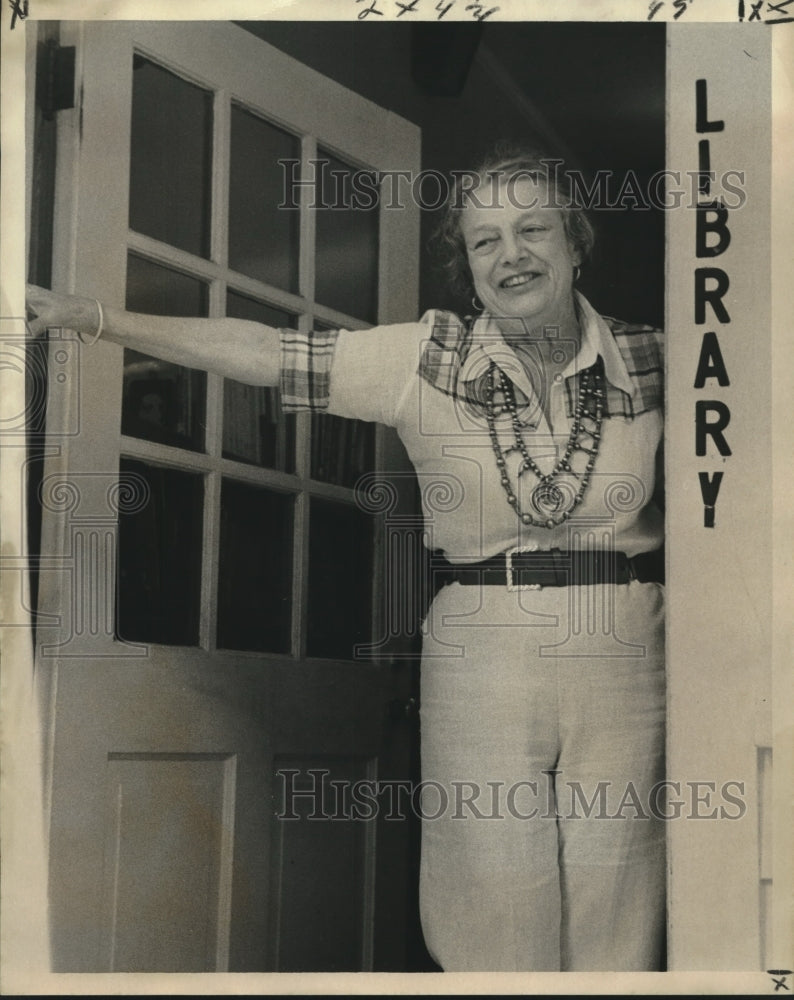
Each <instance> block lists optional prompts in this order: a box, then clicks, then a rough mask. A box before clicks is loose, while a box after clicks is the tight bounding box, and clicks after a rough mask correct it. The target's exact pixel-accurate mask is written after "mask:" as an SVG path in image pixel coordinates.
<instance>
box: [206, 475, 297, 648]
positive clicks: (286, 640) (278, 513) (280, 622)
mask: <svg viewBox="0 0 794 1000" xmlns="http://www.w3.org/2000/svg"><path fill="white" fill-rule="evenodd" d="M293 508H294V497H293V496H291V495H289V494H285V493H274V492H272V491H270V490H263V489H259V488H258V487H255V486H246V485H243V484H242V483H236V482H233V481H232V480H230V479H224V481H223V486H222V489H221V537H220V560H219V567H218V574H219V575H218V647H219V648H220V649H250V650H257V651H259V652H270V653H288V652H289V650H290V637H291V626H292V525H293Z"/></svg>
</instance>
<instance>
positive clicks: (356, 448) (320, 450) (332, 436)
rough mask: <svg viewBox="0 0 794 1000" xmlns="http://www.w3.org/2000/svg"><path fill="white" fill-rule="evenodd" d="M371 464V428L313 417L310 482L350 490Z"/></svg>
mask: <svg viewBox="0 0 794 1000" xmlns="http://www.w3.org/2000/svg"><path fill="white" fill-rule="evenodd" d="M374 464H375V425H374V424H370V423H364V421H363V420H348V419H346V418H345V417H337V416H334V415H332V414H325V413H313V414H312V454H311V476H312V479H319V480H320V481H321V482H324V483H335V484H336V485H337V486H349V487H351V488H352V487H353V486H355V485H356V482H357V480H358V479H359V478H360V477H361V476H362V475H363V474H364V473H365V472H369V471H371V470H372V468H373V466H374Z"/></svg>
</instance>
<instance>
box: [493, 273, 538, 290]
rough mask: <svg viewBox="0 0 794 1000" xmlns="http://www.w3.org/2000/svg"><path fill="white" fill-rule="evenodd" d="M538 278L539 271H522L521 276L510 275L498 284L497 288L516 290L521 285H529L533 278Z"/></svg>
mask: <svg viewBox="0 0 794 1000" xmlns="http://www.w3.org/2000/svg"><path fill="white" fill-rule="evenodd" d="M539 277H540V271H524V272H523V273H522V274H511V275H510V277H509V278H505V279H504V280H503V281H500V282H499V287H500V288H518V287H520V286H521V285H527V284H529V282H530V281H534V280H535V278H539Z"/></svg>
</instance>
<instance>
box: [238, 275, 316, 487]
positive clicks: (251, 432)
mask: <svg viewBox="0 0 794 1000" xmlns="http://www.w3.org/2000/svg"><path fill="white" fill-rule="evenodd" d="M226 315H227V316H234V317H235V318H236V319H250V320H254V321H255V322H259V323H265V324H267V325H268V326H274V327H289V328H290V329H295V327H296V326H297V319H298V318H297V316H294V315H292V314H291V313H287V312H284V311H283V310H281V309H276V308H275V306H270V305H267V304H266V303H264V302H258V301H257V300H256V299H252V298H249V297H248V296H247V295H240V294H238V293H237V292H229V293H228V294H227V296H226ZM223 457H224V458H231V459H234V460H236V461H238V462H247V463H249V464H251V465H261V466H263V467H264V468H266V469H279V470H280V471H281V472H294V471H295V414H294V413H282V412H281V404H280V402H279V390H278V389H277V388H274V387H270V386H256V385H244V384H243V383H242V382H235V381H234V380H233V379H226V380H225V382H224V387H223Z"/></svg>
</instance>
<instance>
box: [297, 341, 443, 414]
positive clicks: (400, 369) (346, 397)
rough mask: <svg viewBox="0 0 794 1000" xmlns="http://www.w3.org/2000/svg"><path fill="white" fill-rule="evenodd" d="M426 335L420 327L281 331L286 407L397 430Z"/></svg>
mask: <svg viewBox="0 0 794 1000" xmlns="http://www.w3.org/2000/svg"><path fill="white" fill-rule="evenodd" d="M427 336H428V331H427V327H426V326H425V325H424V324H421V323H404V324H395V325H389V326H376V327H372V328H371V329H368V330H315V331H309V332H306V333H302V332H299V331H297V330H281V331H280V337H281V380H280V388H281V402H282V407H283V409H284V410H285V411H287V412H295V411H297V410H313V411H327V412H328V413H333V414H335V415H337V416H341V417H350V418H353V419H357V420H368V421H377V422H378V423H383V424H388V425H390V426H394V424H395V421H396V418H397V413H398V410H399V408H400V404H401V402H402V400H403V399H404V397H405V394H406V392H407V391H408V390H409V388H410V384H411V383H412V382H413V381H414V380H415V378H416V369H417V363H418V358H419V356H420V354H421V346H422V343H423V342H424V341H425V340H426V338H427Z"/></svg>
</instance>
